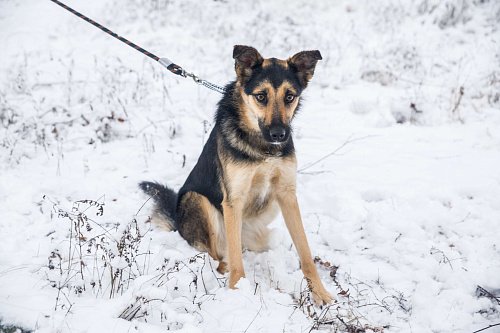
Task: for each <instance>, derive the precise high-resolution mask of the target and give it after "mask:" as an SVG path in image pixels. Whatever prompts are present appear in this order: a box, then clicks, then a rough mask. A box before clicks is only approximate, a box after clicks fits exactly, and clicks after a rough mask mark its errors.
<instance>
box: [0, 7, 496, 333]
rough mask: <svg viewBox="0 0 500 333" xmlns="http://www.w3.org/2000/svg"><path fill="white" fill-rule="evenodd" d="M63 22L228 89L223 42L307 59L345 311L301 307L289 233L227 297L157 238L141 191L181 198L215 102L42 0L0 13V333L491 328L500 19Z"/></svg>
mask: <svg viewBox="0 0 500 333" xmlns="http://www.w3.org/2000/svg"><path fill="white" fill-rule="evenodd" d="M67 4H68V5H69V6H71V7H73V8H75V9H76V10H79V11H81V12H82V13H83V14H84V15H87V16H89V17H90V18H92V19H93V20H95V21H97V22H99V23H100V24H103V25H105V26H106V27H108V28H109V29H111V30H112V31H114V32H117V33H118V34H119V35H123V36H124V37H126V38H128V39H130V40H131V41H132V42H134V43H137V44H139V45H141V46H142V47H144V48H146V49H147V50H149V51H151V52H153V53H155V54H156V55H158V56H162V57H168V58H170V59H171V60H173V61H174V62H176V63H177V64H179V65H181V66H183V67H184V68H185V69H186V70H188V71H193V72H195V73H196V74H198V75H199V76H201V77H202V78H206V79H207V80H209V81H211V82H213V83H216V84H220V85H222V84H226V83H227V82H229V81H231V80H233V79H234V78H235V73H234V69H233V67H234V62H233V59H232V47H233V45H235V44H243V45H252V46H254V47H255V48H257V49H258V50H259V51H260V52H261V54H262V55H263V56H264V57H277V58H282V59H283V58H287V57H289V56H291V55H293V54H295V53H297V52H299V51H302V50H314V49H318V50H320V51H321V54H322V55H323V60H322V61H320V62H319V63H318V65H317V67H316V73H315V77H314V78H313V79H312V81H311V83H310V85H309V87H308V89H307V90H306V91H305V96H304V100H305V101H304V102H303V108H302V110H301V113H300V115H299V116H298V117H297V118H296V119H295V123H294V136H295V143H296V151H297V159H298V163H299V175H298V184H297V187H298V198H299V205H300V207H301V211H302V217H303V220H304V225H305V229H306V232H307V237H308V239H309V243H310V246H311V250H312V254H313V256H314V257H318V259H317V260H316V261H317V267H318V271H319V274H320V276H321V278H322V280H323V282H324V285H325V287H326V288H327V289H328V290H329V291H330V293H332V294H333V295H336V298H337V301H338V302H337V303H335V304H333V305H332V306H330V307H325V308H323V309H319V308H316V307H314V306H313V305H312V303H311V300H310V298H309V294H308V290H307V287H306V282H305V281H304V279H303V275H302V272H301V270H300V265H299V260H298V256H297V253H296V250H295V248H294V247H293V246H292V241H291V238H290V236H289V234H288V232H287V230H286V227H285V225H284V222H283V219H282V218H281V217H279V218H278V219H277V220H276V221H275V222H273V224H271V228H272V233H271V244H270V247H271V249H270V250H269V251H267V252H264V253H253V252H249V251H245V252H244V253H243V262H244V265H245V270H246V276H247V278H246V279H244V280H241V281H240V282H239V289H238V290H230V289H229V288H228V287H227V285H226V284H227V275H225V276H222V275H220V274H218V273H217V272H216V271H215V267H216V263H214V262H213V261H212V260H211V259H209V258H208V256H207V255H206V254H205V253H198V252H197V251H196V250H195V249H193V248H191V247H190V246H189V245H188V244H187V243H186V242H185V241H184V240H183V239H182V238H181V237H180V236H179V234H178V233H177V232H172V233H168V232H166V231H164V230H162V229H161V228H159V227H158V226H155V225H154V224H152V223H150V219H149V216H150V215H151V210H152V203H151V201H149V200H148V198H147V197H146V196H145V195H144V194H143V193H141V192H140V191H139V190H138V188H137V184H138V182H140V181H143V180H156V181H159V182H161V183H165V184H168V185H169V186H171V187H172V188H175V189H179V188H180V186H181V185H182V184H183V182H184V180H185V178H186V177H187V175H188V173H189V171H190V170H191V168H192V167H193V165H194V164H195V162H196V161H197V158H198V156H199V154H200V152H201V149H202V147H203V144H204V142H205V141H206V139H207V137H208V133H209V131H210V129H211V126H212V125H213V114H214V110H215V106H216V103H217V101H218V99H219V98H220V95H219V94H218V93H217V92H213V91H210V90H208V89H206V88H204V87H201V86H198V85H196V84H195V83H193V81H192V80H190V79H183V78H181V77H178V76H174V75H172V74H171V73H169V72H168V71H166V70H165V69H164V68H163V67H161V66H160V65H159V64H157V63H156V62H154V61H153V60H151V59H150V58H147V57H145V56H143V55H141V54H140V53H138V52H136V51H134V50H132V49H131V48H129V47H128V46H126V45H125V44H123V43H121V42H119V41H118V40H116V39H114V38H111V37H109V36H107V35H106V34H105V33H103V32H101V31H100V30H98V29H96V28H95V27H93V26H92V25H90V24H88V23H86V22H84V21H83V20H81V19H79V18H77V17H76V16H74V15H72V14H70V13H69V12H67V11H65V10H64V9H62V8H61V7H59V6H57V5H56V4H54V3H52V2H50V1H49V0H45V1H42V0H3V1H1V2H0V42H1V45H2V50H1V51H0V236H1V240H0V331H2V330H3V331H5V332H10V331H9V330H13V329H12V327H13V326H15V327H19V330H18V332H20V330H21V329H23V331H24V332H30V331H34V332H148V333H150V332H153V333H154V332H164V331H165V330H167V329H169V330H177V331H179V332H310V331H315V330H319V331H325V332H386V333H389V332H413V333H426V332H435V333H438V332H443V333H444V332H468V333H472V332H479V331H481V332H486V333H493V332H500V2H499V1H497V0H489V1H488V0H416V1H410V0H408V1H402V0H400V1H396V0H394V1H391V0H381V1H369V0H361V1H341V0H339V1H333V0H318V1H305V0H303V1H299V0H287V1H285V0H279V1H263V0H255V1H197V0H187V1H182V0H121V1H118V0H107V1H98V0H87V1H83V0H68V1H67ZM8 327H11V328H10V329H9V328H8ZM483 329H484V330H483Z"/></svg>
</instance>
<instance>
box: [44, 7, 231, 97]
mask: <svg viewBox="0 0 500 333" xmlns="http://www.w3.org/2000/svg"><path fill="white" fill-rule="evenodd" d="M50 1H52V2H54V3H56V4H58V5H59V6H61V7H62V8H64V9H66V10H67V11H69V12H70V13H72V14H75V15H76V16H78V17H79V18H81V19H82V20H85V21H87V22H88V23H90V24H92V25H93V26H95V27H97V28H99V29H101V30H102V31H104V32H106V33H108V34H109V35H110V36H112V37H115V38H116V39H118V40H120V41H122V42H123V43H125V44H127V45H128V46H130V47H132V48H134V49H135V50H137V51H139V52H141V53H142V54H144V55H146V56H148V57H150V58H151V59H153V60H156V61H158V62H159V63H160V65H162V66H163V67H165V68H166V69H168V70H169V71H170V72H171V73H173V74H175V75H180V76H182V77H188V76H189V77H192V78H193V80H194V81H195V82H196V83H198V84H201V85H203V86H205V87H207V88H209V89H212V90H214V91H217V92H220V93H221V94H222V93H224V91H225V88H224V87H220V86H217V85H215V84H213V83H210V82H208V81H205V80H202V79H200V78H199V77H197V76H196V75H194V74H193V73H188V72H186V71H185V70H184V69H183V68H182V67H181V66H179V65H176V64H174V63H173V62H172V61H170V60H169V59H167V58H160V57H157V56H156V55H154V54H153V53H151V52H149V51H146V50H145V49H143V48H142V47H140V46H138V45H136V44H134V43H132V42H131V41H129V40H128V39H126V38H124V37H122V36H119V35H118V34H116V33H114V32H113V31H111V30H109V29H108V28H106V27H104V26H102V25H100V24H99V23H97V22H96V21H94V20H91V19H90V18H88V17H86V16H85V15H82V14H81V13H79V12H77V11H76V10H74V9H73V8H71V7H69V6H66V5H65V4H63V3H62V2H61V1H59V0H50Z"/></svg>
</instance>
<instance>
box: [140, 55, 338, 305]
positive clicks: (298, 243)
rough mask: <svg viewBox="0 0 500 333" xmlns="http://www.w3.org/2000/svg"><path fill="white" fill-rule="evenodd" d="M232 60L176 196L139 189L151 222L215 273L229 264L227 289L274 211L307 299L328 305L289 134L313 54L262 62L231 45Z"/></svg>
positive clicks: (150, 187)
mask: <svg viewBox="0 0 500 333" xmlns="http://www.w3.org/2000/svg"><path fill="white" fill-rule="evenodd" d="M233 58H234V59H235V62H236V65H235V69H236V74H237V79H236V81H234V82H232V83H230V84H229V85H227V86H226V91H225V93H224V96H223V97H222V100H221V101H220V102H219V105H218V110H217V114H216V122H215V126H214V128H213V130H212V133H211V134H210V137H209V139H208V141H207V143H206V144H205V147H204V148H203V152H202V153H201V156H200V158H199V160H198V163H197V164H196V165H195V167H194V169H193V170H192V171H191V173H190V175H189V177H188V178H187V180H186V182H185V183H184V186H182V188H181V189H180V191H179V193H175V192H174V191H173V190H171V189H169V188H167V187H164V186H162V185H159V184H157V183H151V182H143V183H141V184H140V187H141V188H142V189H143V190H144V191H145V192H146V193H147V194H149V195H151V196H152V197H153V198H154V199H155V201H156V209H155V212H154V214H153V219H156V220H157V221H158V220H160V222H163V223H164V224H165V225H166V226H167V227H168V228H169V229H170V230H178V231H179V233H180V234H181V235H182V237H184V238H185V239H186V240H187V241H188V242H189V244H191V245H192V246H194V247H195V248H196V249H198V250H200V251H207V252H208V253H209V254H210V256H211V257H212V258H214V259H215V260H218V261H219V267H218V271H219V272H220V273H222V274H224V273H225V272H226V271H227V268H228V267H227V264H229V287H230V288H235V284H236V282H238V280H239V279H240V278H241V277H244V276H245V272H244V270H243V262H242V254H241V253H242V248H247V249H249V250H254V251H263V250H266V249H267V244H268V237H269V229H268V228H267V225H268V224H269V223H270V222H271V221H272V220H273V219H274V218H275V217H276V215H277V213H278V211H279V209H280V208H281V212H282V214H283V217H284V219H285V222H286V226H287V228H288V230H289V232H290V235H291V236H292V240H293V242H294V244H295V247H296V248H297V252H298V254H299V257H300V262H301V267H302V271H303V272H304V275H305V277H306V279H307V281H308V282H309V285H310V287H311V289H312V292H313V297H314V300H315V301H316V304H318V305H322V304H328V303H330V302H331V301H332V300H333V299H334V298H333V297H332V296H331V295H330V294H329V293H328V292H327V291H326V289H325V288H324V287H323V284H322V283H321V280H320V278H319V275H318V272H317V270H316V266H315V265H314V262H313V260H312V257H311V252H310V250H309V245H308V243H307V239H306V234H305V232H304V227H303V225H302V220H301V217H300V211H299V206H298V204H297V197H296V194H295V189H296V181H295V178H296V172H297V162H296V159H295V152H294V146H293V141H292V137H291V128H290V123H291V121H292V119H293V117H294V115H295V114H296V112H297V109H298V108H299V102H300V95H301V93H302V91H303V90H304V89H305V88H306V87H307V83H308V81H309V80H310V79H311V77H312V76H313V74H314V68H315V66H316V63H317V62H318V60H321V59H322V58H321V54H320V53H319V51H303V52H300V53H297V54H296V55H294V56H293V57H291V58H289V59H288V60H279V59H275V58H270V59H263V58H262V56H261V55H260V54H259V52H257V50H255V49H254V48H252V47H249V46H241V45H237V46H235V47H234V51H233Z"/></svg>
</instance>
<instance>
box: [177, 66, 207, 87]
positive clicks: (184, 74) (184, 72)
mask: <svg viewBox="0 0 500 333" xmlns="http://www.w3.org/2000/svg"><path fill="white" fill-rule="evenodd" d="M181 76H182V77H191V78H193V81H194V82H196V83H197V84H203V80H202V79H200V78H199V77H198V76H196V75H194V73H188V72H186V71H185V70H184V68H183V69H182V73H181Z"/></svg>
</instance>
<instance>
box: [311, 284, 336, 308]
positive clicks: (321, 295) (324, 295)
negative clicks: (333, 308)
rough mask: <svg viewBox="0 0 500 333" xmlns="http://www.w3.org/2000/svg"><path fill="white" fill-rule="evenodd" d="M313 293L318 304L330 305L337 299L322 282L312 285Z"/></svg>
mask: <svg viewBox="0 0 500 333" xmlns="http://www.w3.org/2000/svg"><path fill="white" fill-rule="evenodd" d="M311 293H312V296H313V299H314V303H316V306H323V305H328V304H331V303H332V301H334V300H335V297H333V296H332V295H331V294H330V293H329V292H328V291H326V289H325V287H323V286H322V285H321V284H320V285H316V286H314V287H312V288H311Z"/></svg>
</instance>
